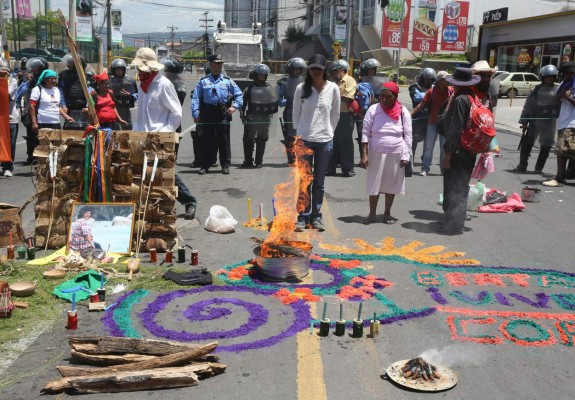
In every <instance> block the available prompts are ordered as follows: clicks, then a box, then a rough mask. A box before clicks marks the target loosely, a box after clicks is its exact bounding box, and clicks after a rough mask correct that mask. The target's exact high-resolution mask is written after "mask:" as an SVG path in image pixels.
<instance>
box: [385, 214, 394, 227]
mask: <svg viewBox="0 0 575 400" xmlns="http://www.w3.org/2000/svg"><path fill="white" fill-rule="evenodd" d="M396 222H397V218H395V217H392V216H391V215H384V216H383V223H384V224H387V225H393V224H395V223H396Z"/></svg>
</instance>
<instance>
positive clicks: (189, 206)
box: [132, 47, 196, 219]
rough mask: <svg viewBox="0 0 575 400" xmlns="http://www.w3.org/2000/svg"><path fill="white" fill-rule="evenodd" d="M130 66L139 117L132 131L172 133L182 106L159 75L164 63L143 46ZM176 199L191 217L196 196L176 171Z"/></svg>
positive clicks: (170, 83)
mask: <svg viewBox="0 0 575 400" xmlns="http://www.w3.org/2000/svg"><path fill="white" fill-rule="evenodd" d="M132 65H133V66H135V67H136V69H137V70H138V77H139V80H140V86H139V87H138V116H137V118H136V122H135V123H134V130H135V131H144V132H175V131H176V129H177V128H178V126H180V123H181V122H182V105H181V104H180V100H179V99H178V94H177V93H176V89H175V88H174V85H173V84H172V82H170V80H169V79H168V78H166V77H165V76H163V75H162V74H160V71H161V70H162V69H163V68H164V65H163V64H162V63H160V62H158V59H157V57H156V53H155V52H154V50H152V49H150V48H148V47H142V48H140V49H139V50H138V52H137V53H136V58H134V61H132ZM176 185H177V186H178V198H177V200H178V202H179V203H181V204H183V205H184V206H185V209H186V213H185V218H186V219H194V216H195V214H196V198H195V197H194V196H193V195H192V194H191V193H190V190H189V189H188V188H187V187H186V185H185V184H184V181H182V179H181V178H180V176H179V175H178V174H176Z"/></svg>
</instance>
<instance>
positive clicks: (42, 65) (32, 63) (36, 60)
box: [26, 57, 49, 77]
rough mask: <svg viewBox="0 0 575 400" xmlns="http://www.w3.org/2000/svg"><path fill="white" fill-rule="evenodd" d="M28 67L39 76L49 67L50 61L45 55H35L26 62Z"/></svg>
mask: <svg viewBox="0 0 575 400" xmlns="http://www.w3.org/2000/svg"><path fill="white" fill-rule="evenodd" d="M26 68H27V69H29V70H30V71H32V74H34V76H36V77H38V76H40V74H41V73H42V72H44V71H45V70H47V69H48V68H49V65H48V61H46V59H45V58H44V57H33V58H30V59H29V60H28V62H27V63H26Z"/></svg>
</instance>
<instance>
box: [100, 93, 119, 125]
mask: <svg viewBox="0 0 575 400" xmlns="http://www.w3.org/2000/svg"><path fill="white" fill-rule="evenodd" d="M95 100H96V115H97V116H98V122H100V123H107V122H116V103H114V100H113V99H112V95H111V94H110V93H108V94H107V95H106V96H105V97H102V96H100V95H96V98H95Z"/></svg>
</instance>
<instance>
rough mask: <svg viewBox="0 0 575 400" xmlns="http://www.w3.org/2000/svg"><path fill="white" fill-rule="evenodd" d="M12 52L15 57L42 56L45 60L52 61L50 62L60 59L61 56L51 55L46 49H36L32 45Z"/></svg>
mask: <svg viewBox="0 0 575 400" xmlns="http://www.w3.org/2000/svg"><path fill="white" fill-rule="evenodd" d="M14 54H15V56H16V58H22V57H26V58H32V57H44V58H45V59H46V61H52V62H60V61H62V57H58V56H55V55H52V54H51V53H50V52H49V51H48V50H44V49H36V48H34V47H24V48H23V49H20V51H17V52H15V53H14Z"/></svg>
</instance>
